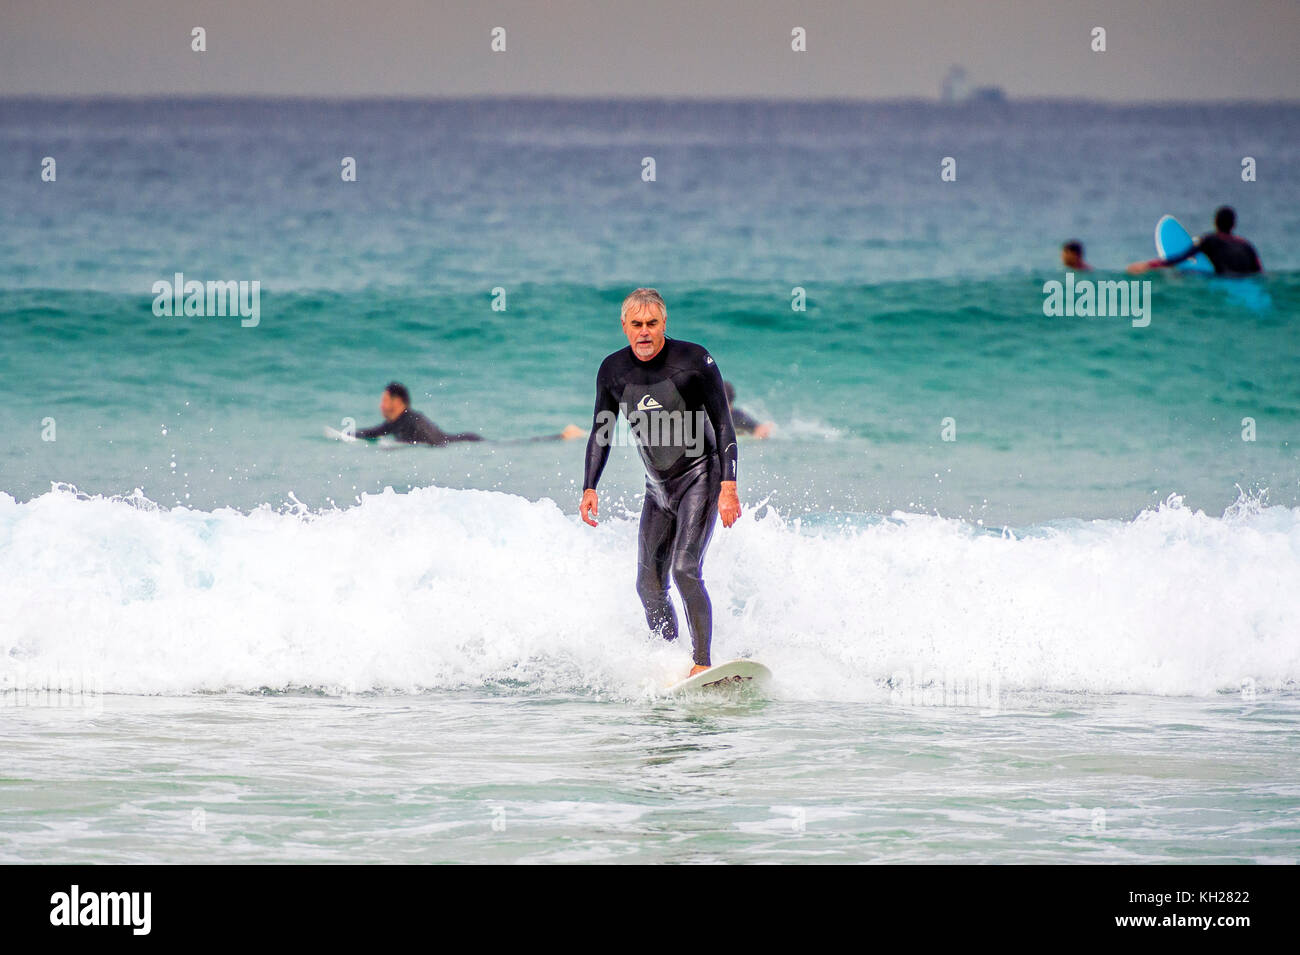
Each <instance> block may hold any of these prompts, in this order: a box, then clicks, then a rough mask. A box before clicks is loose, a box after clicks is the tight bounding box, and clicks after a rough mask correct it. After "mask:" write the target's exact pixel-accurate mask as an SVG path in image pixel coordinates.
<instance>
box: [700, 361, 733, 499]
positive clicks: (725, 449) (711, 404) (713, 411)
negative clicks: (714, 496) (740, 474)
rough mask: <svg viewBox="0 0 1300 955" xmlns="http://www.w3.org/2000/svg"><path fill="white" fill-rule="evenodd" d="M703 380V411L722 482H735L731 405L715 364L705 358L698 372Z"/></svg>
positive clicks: (720, 374) (720, 373)
mask: <svg viewBox="0 0 1300 955" xmlns="http://www.w3.org/2000/svg"><path fill="white" fill-rule="evenodd" d="M700 374H701V376H702V377H703V379H704V395H703V398H704V411H705V413H707V414H708V416H709V422H710V423H711V424H712V425H713V434H714V436H715V437H716V438H717V439H718V459H719V461H720V462H721V464H722V480H724V481H734V480H736V468H737V464H738V459H739V457H740V453H739V448H738V446H737V444H736V428H735V425H733V424H732V423H731V405H730V403H729V402H728V401H727V391H726V388H725V387H724V386H723V384H722V372H720V371H719V370H718V365H717V362H715V361H713V360H712V359H710V358H709V357H708V356H707V355H706V356H705V361H704V368H703V369H701V371H700Z"/></svg>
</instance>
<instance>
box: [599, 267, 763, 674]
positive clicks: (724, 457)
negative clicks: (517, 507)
mask: <svg viewBox="0 0 1300 955" xmlns="http://www.w3.org/2000/svg"><path fill="white" fill-rule="evenodd" d="M621 317H622V322H623V333H624V334H625V335H627V340H628V347H627V348H621V349H619V350H618V351H616V352H614V353H613V354H612V355H610V356H609V357H607V358H606V359H605V360H604V361H603V362H601V365H600V371H599V372H597V373H596V407H595V411H594V413H593V416H592V428H591V435H590V437H589V438H588V439H587V458H586V468H585V473H584V475H583V485H582V486H583V492H582V502H581V504H579V506H578V511H579V513H580V514H581V515H582V519H583V520H584V521H585V522H586V523H588V524H590V525H591V526H592V527H595V526H596V521H595V520H593V519H592V518H593V517H594V516H595V515H596V514H598V513H599V503H598V499H597V496H596V485H597V484H598V483H599V482H600V475H601V472H602V471H604V469H605V462H606V461H607V460H608V459H609V448H610V445H611V444H612V443H613V442H614V440H615V439H616V438H615V433H614V432H615V425H616V424H617V421H618V414H619V412H620V411H621V412H622V413H623V415H624V417H626V418H627V421H628V425H629V428H630V430H631V433H632V436H633V438H634V439H635V441H636V444H637V449H638V450H639V451H640V452H641V459H642V461H643V462H644V464H645V470H646V482H645V503H644V504H643V505H642V507H641V531H640V538H639V544H638V554H637V578H636V589H637V593H638V594H639V595H640V597H641V603H642V604H643V605H644V606H645V617H646V623H647V624H648V625H649V626H650V629H651V630H653V631H657V632H658V633H659V634H660V635H661V636H662V637H664V638H665V639H667V640H675V639H677V613H676V611H675V610H674V609H673V605H672V601H671V600H670V599H669V598H668V574H669V572H670V571H671V573H672V579H673V582H674V583H676V584H677V590H678V592H679V593H680V594H681V597H682V603H683V605H684V607H685V610H686V623H687V626H688V627H689V628H690V631H691V641H692V643H693V645H694V646H693V649H694V661H695V665H694V666H693V667H692V668H691V675H692V676H694V675H695V674H696V673H699V672H700V671H701V670H707V669H708V668H709V665H710V663H709V647H710V644H711V643H712V641H713V608H712V605H711V604H710V603H709V594H708V591H707V590H705V589H704V579H703V569H704V552H705V550H706V549H707V548H708V546H709V538H710V537H711V536H712V534H713V521H714V518H715V517H721V518H722V526H723V527H730V526H731V525H732V524H734V523H736V521H737V519H738V518H739V517H740V499H739V497H738V496H737V494H736V464H737V448H736V431H735V428H734V427H733V426H732V423H731V409H730V408H729V407H728V405H727V394H726V390H725V389H724V387H723V384H722V374H721V372H719V371H718V366H717V365H716V364H715V363H714V361H713V358H712V356H710V355H709V353H708V352H707V351H705V350H704V348H703V347H701V346H700V345H696V344H693V343H691V342H685V341H679V340H677V339H674V338H668V337H667V336H666V334H665V333H666V331H667V328H668V307H667V306H666V305H665V304H664V300H663V298H662V296H660V294H659V293H658V292H657V291H655V290H654V289H650V288H639V289H637V290H636V291H634V292H633V293H632V294H631V295H629V296H628V297H627V298H626V299H624V300H623V308H622V312H621Z"/></svg>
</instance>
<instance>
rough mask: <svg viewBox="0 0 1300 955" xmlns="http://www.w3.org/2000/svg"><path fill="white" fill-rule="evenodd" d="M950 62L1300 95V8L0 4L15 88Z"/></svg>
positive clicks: (294, 87)
mask: <svg viewBox="0 0 1300 955" xmlns="http://www.w3.org/2000/svg"><path fill="white" fill-rule="evenodd" d="M195 26H202V27H204V28H206V30H207V43H208V51H207V52H206V53H202V54H198V53H193V52H191V50H190V30H191V29H192V28H193V27H195ZM497 26H501V27H504V28H505V29H506V38H507V47H508V49H507V51H506V52H505V53H503V54H494V53H492V52H491V51H490V50H489V40H490V36H489V33H490V30H491V29H492V28H493V27H497ZM796 26H801V27H804V28H806V29H807V33H808V51H807V52H806V53H798V54H796V53H793V52H792V51H791V50H790V31H791V29H792V28H793V27H796ZM1098 26H1100V27H1104V28H1105V29H1106V33H1107V36H1106V39H1107V51H1106V52H1105V53H1094V52H1092V50H1091V49H1090V43H1091V36H1090V34H1091V30H1092V28H1093V27H1098ZM954 64H960V65H961V66H963V67H965V69H966V71H967V74H968V76H969V78H970V81H971V82H972V83H973V84H975V85H996V86H1001V87H1003V88H1004V89H1005V90H1006V92H1007V93H1008V95H1010V96H1012V97H1030V96H1070V97H1082V98H1087V99H1100V100H1113V101H1136V100H1222V99H1257V100H1277V99H1286V100H1293V101H1294V100H1300V0H887V2H886V0H856V2H854V0H806V2H803V3H795V2H778V0H644V2H629V0H527V2H525V0H368V2H366V0H197V2H186V0H0V94H8V95H13V94H47V95H77V94H167V93H180V94H204V93H207V94H220V93H236V94H279V95H284V94H289V95H326V96H365V95H402V96H464V95H498V94H540V95H547V94H553V95H575V96H646V95H649V96H668V97H679V96H691V97H733V96H752V97H765V98H767V97H792V98H808V97H837V98H838V97H848V98H863V99H876V98H898V97H917V96H920V97H926V98H933V97H937V96H938V95H939V90H940V84H941V82H942V79H943V76H944V74H945V73H946V72H947V71H948V68H949V67H950V66H952V65H954Z"/></svg>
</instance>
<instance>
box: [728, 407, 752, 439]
mask: <svg viewBox="0 0 1300 955" xmlns="http://www.w3.org/2000/svg"><path fill="white" fill-rule="evenodd" d="M731 423H732V424H733V425H734V426H735V428H736V430H737V431H740V432H744V433H749V432H752V431H753V430H754V429H755V428H757V427H758V419H757V418H751V417H750V416H749V415H748V414H746V413H745V412H744V411H742V410H741V409H740V408H737V407H736V406H735V405H732V406H731Z"/></svg>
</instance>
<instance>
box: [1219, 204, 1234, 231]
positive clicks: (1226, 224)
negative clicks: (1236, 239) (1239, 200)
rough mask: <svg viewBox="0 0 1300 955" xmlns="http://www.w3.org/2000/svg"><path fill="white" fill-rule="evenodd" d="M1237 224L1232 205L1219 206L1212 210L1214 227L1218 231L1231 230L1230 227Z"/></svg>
mask: <svg viewBox="0 0 1300 955" xmlns="http://www.w3.org/2000/svg"><path fill="white" fill-rule="evenodd" d="M1236 224H1237V213H1235V212H1233V211H1232V206H1219V208H1218V209H1216V210H1215V212H1214V227H1215V228H1216V229H1218V230H1219V231H1220V232H1231V231H1232V227H1233V226H1235V225H1236Z"/></svg>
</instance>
